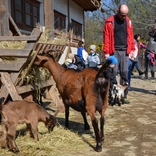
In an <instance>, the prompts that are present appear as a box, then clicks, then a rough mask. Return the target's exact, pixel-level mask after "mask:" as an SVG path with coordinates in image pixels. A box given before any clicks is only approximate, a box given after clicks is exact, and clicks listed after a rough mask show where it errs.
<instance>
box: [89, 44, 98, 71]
mask: <svg viewBox="0 0 156 156" xmlns="http://www.w3.org/2000/svg"><path fill="white" fill-rule="evenodd" d="M99 64H100V59H99V55H98V54H97V53H96V45H91V46H90V54H89V55H88V58H87V62H86V67H92V68H93V67H95V68H99Z"/></svg>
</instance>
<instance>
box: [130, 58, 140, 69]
mask: <svg viewBox="0 0 156 156" xmlns="http://www.w3.org/2000/svg"><path fill="white" fill-rule="evenodd" d="M134 67H136V69H137V71H138V72H140V71H141V70H140V64H139V60H138V61H136V62H132V68H131V69H132V71H133V69H134Z"/></svg>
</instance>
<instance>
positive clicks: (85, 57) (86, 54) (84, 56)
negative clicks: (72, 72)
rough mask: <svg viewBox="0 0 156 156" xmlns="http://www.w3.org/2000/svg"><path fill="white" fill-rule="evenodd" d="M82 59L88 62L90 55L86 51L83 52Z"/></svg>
mask: <svg viewBox="0 0 156 156" xmlns="http://www.w3.org/2000/svg"><path fill="white" fill-rule="evenodd" d="M82 57H83V59H84V60H85V61H86V60H87V58H88V53H87V52H86V51H85V50H82Z"/></svg>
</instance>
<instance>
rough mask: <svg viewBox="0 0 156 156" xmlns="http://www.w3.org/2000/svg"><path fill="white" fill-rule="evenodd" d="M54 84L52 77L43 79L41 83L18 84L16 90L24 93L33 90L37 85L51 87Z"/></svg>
mask: <svg viewBox="0 0 156 156" xmlns="http://www.w3.org/2000/svg"><path fill="white" fill-rule="evenodd" d="M52 85H53V82H52V80H51V79H49V80H47V81H42V82H40V83H39V84H34V85H32V84H28V85H24V86H16V90H17V92H18V94H23V93H27V92H31V91H34V90H36V86H37V87H38V86H39V88H45V87H50V86H52Z"/></svg>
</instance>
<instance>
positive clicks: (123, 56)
mask: <svg viewBox="0 0 156 156" xmlns="http://www.w3.org/2000/svg"><path fill="white" fill-rule="evenodd" d="M114 56H115V57H116V58H117V60H118V64H116V65H115V67H114V73H115V75H117V74H118V72H119V74H120V84H121V85H123V83H128V60H129V56H128V55H127V53H126V50H125V51H123V50H121V51H120V50H116V51H115V53H114ZM127 94H128V88H127V89H125V92H124V98H127Z"/></svg>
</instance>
